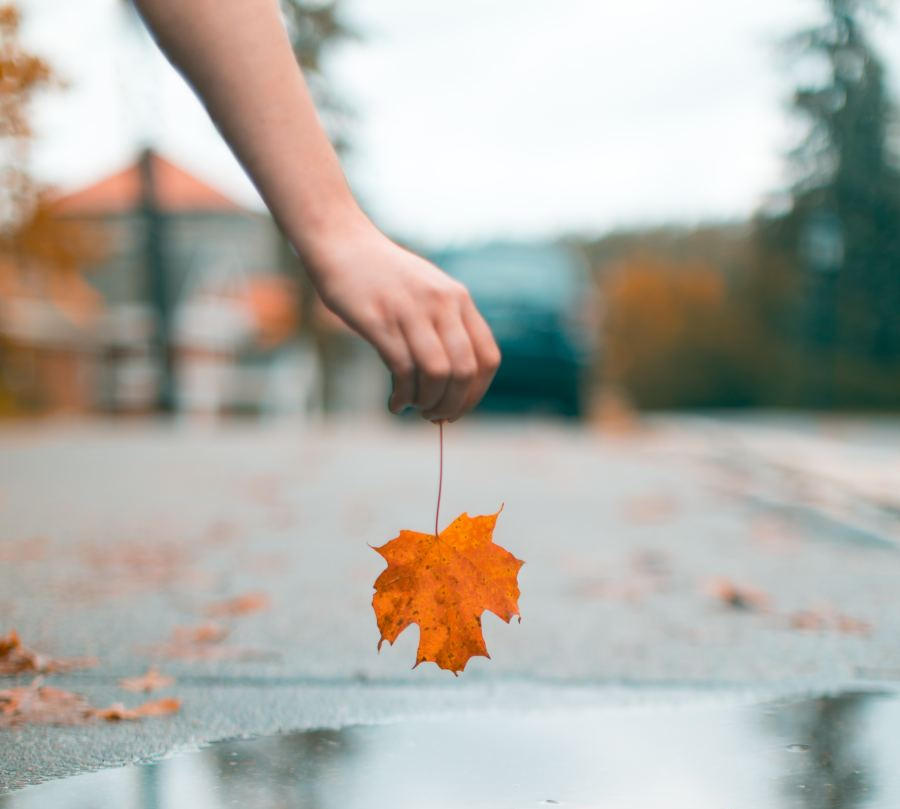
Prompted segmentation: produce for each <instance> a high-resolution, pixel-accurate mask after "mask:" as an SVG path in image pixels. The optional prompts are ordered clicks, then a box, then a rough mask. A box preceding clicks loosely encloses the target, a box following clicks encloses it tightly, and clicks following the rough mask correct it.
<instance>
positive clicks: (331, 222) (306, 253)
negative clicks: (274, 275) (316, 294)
mask: <svg viewBox="0 0 900 809" xmlns="http://www.w3.org/2000/svg"><path fill="white" fill-rule="evenodd" d="M286 231H287V235H288V238H289V239H290V241H291V243H292V244H293V245H294V248H295V249H296V250H297V253H298V254H299V256H300V259H301V260H302V262H303V265H304V267H305V268H306V271H307V272H308V273H309V275H310V277H311V278H312V281H313V283H315V284H316V286H320V285H323V284H325V283H326V282H327V280H328V277H329V275H330V274H331V273H332V272H333V269H334V268H335V267H336V266H337V265H339V264H340V263H341V262H340V260H339V256H340V255H341V254H346V253H347V252H349V251H350V250H352V248H353V246H354V245H356V244H359V243H360V242H361V241H363V240H366V239H371V238H373V236H375V235H380V234H379V231H378V229H377V228H376V227H375V225H374V224H372V222H371V220H370V219H369V218H368V217H367V216H366V215H365V214H364V213H363V212H362V210H361V209H360V208H359V206H358V205H357V204H356V201H355V200H353V199H352V198H351V199H350V200H349V201H347V202H343V203H341V204H339V205H330V206H320V207H318V208H317V209H316V210H314V211H312V212H311V213H310V214H309V215H308V216H306V217H305V218H304V219H303V220H302V221H299V222H296V223H293V227H290V226H288V227H286Z"/></svg>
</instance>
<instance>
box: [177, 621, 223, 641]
mask: <svg viewBox="0 0 900 809" xmlns="http://www.w3.org/2000/svg"><path fill="white" fill-rule="evenodd" d="M227 637H228V627H227V626H222V624H216V623H213V622H212V621H209V622H207V623H205V624H199V625H198V626H176V627H175V629H174V630H172V642H173V643H190V644H194V643H197V644H204V643H220V642H221V641H223V640H225V638H227Z"/></svg>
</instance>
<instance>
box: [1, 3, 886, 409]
mask: <svg viewBox="0 0 900 809" xmlns="http://www.w3.org/2000/svg"><path fill="white" fill-rule="evenodd" d="M282 5H283V8H284V14H285V20H286V24H287V27H288V30H289V32H290V35H291V38H292V41H293V44H294V48H295V51H296V54H297V58H298V60H299V62H300V63H301V65H302V66H303V67H304V69H305V71H306V74H307V77H308V79H309V81H310V83H311V85H312V87H313V90H314V92H315V94H316V97H317V99H318V102H319V106H320V109H321V111H322V115H323V118H324V120H325V122H326V124H327V126H328V128H329V130H330V132H331V134H332V136H333V138H334V140H335V143H336V144H337V145H338V147H339V150H340V151H341V153H342V157H343V159H344V163H345V166H346V170H347V173H348V175H349V179H350V181H351V184H352V186H353V187H354V189H355V190H356V192H357V194H358V195H359V196H360V198H361V200H362V202H363V205H364V207H365V208H366V209H367V210H368V212H369V213H370V214H371V216H372V217H373V218H374V219H375V221H376V222H377V223H378V224H379V225H380V226H381V227H382V228H384V229H385V230H386V232H388V233H389V234H390V235H392V236H393V237H394V238H396V239H398V240H399V241H401V242H403V243H405V244H407V245H409V246H410V247H412V248H413V249H415V250H417V251H419V252H421V253H423V254H424V255H426V256H428V257H430V258H432V259H433V260H434V261H435V262H437V263H438V264H439V266H441V267H443V268H444V269H445V270H446V271H447V272H449V273H451V274H452V275H454V276H456V277H458V278H459V279H460V280H462V281H464V282H465V283H466V284H467V285H468V286H469V288H470V289H471V291H472V293H473V295H474V297H475V299H476V301H477V303H478V304H479V306H480V308H481V309H482V310H483V312H484V314H485V316H486V317H487V319H488V320H489V322H490V323H491V325H492V326H493V328H494V330H495V332H496V335H497V338H498V341H499V343H500V345H501V348H502V350H503V353H504V363H503V367H502V368H501V371H500V373H499V374H498V377H497V380H496V382H495V385H494V387H493V388H492V390H491V392H490V393H489V395H488V397H487V399H486V400H485V402H484V405H483V407H484V409H486V410H493V411H503V412H542V413H553V414H558V415H559V416H562V417H566V418H581V419H585V420H591V421H597V422H600V423H602V422H604V421H609V422H612V423H615V422H617V421H619V420H623V419H626V420H627V419H628V418H629V414H631V413H632V412H634V411H635V410H641V409H666V410H672V409H681V408H689V409H710V408H804V409H810V408H813V409H823V410H843V411H859V410H878V411H895V410H897V409H898V407H900V157H898V156H900V119H898V117H897V110H896V101H897V99H898V88H900V47H898V45H900V25H898V22H897V19H896V18H895V17H894V16H892V14H891V8H890V6H889V5H887V4H881V3H878V2H876V0H791V2H784V0H760V2H757V3H753V4H738V6H734V5H733V4H722V3H717V2H714V0H689V2H687V3H680V4H677V7H676V6H673V5H672V4H670V3H666V2H664V0H636V1H635V2H632V3H629V4H618V5H609V4H598V3H595V2H592V0H572V2H568V3H565V4H559V3H548V2H544V1H542V0H492V2H490V3H484V2H483V0H482V1H481V2H476V0H459V2H456V3H454V4H452V5H450V6H442V7H435V6H434V5H433V4H421V3H416V2H413V0H368V2H363V1H362V0H330V2H328V1H326V2H315V1H314V0H285V1H284V2H283V3H282ZM726 6H727V7H726ZM0 38H2V39H0V104H2V107H3V114H2V119H0V143H2V149H0V161H2V162H0V178H2V183H0V186H2V187H0V414H2V415H3V416H4V417H9V418H13V417H31V416H35V415H47V414H60V413H67V414H71V413H74V414H108V415H117V416H131V415H147V414H153V413H161V412H162V413H178V414H179V415H181V416H183V417H193V418H198V419H203V420H215V419H219V418H222V417H229V416H238V415H239V416H245V417H246V416H249V417H253V418H277V417H281V416H291V417H294V418H296V417H298V416H299V417H304V418H320V417H322V416H323V415H329V414H353V415H368V416H372V415H375V414H379V413H383V412H384V403H385V401H386V398H387V394H388V388H389V380H388V378H387V375H386V373H385V372H384V371H383V370H382V368H381V367H380V364H379V363H378V361H377V358H376V356H375V355H374V353H373V352H372V351H370V350H369V348H368V347H367V346H366V345H364V344H363V343H362V342H361V341H360V340H359V339H358V338H356V337H355V336H354V335H353V334H352V333H351V332H350V331H349V330H348V329H347V328H346V327H344V325H343V324H342V323H341V322H340V321H338V320H337V319H336V318H335V317H333V316H331V315H330V314H329V313H328V312H327V311H326V310H325V309H324V308H323V307H322V306H321V304H320V303H319V301H317V300H316V297H315V295H314V293H313V291H312V289H311V288H310V286H309V284H308V283H307V281H306V279H305V277H304V273H303V270H302V267H301V266H300V265H299V262H298V260H297V258H296V257H295V255H294V254H293V252H292V250H291V249H290V247H289V246H288V245H287V244H286V243H285V241H284V240H283V239H282V238H281V236H280V235H279V233H278V232H277V230H276V228H275V227H274V225H273V223H272V221H271V219H270V217H269V216H268V214H267V213H266V211H265V209H264V208H263V206H262V204H261V202H260V200H259V198H258V197H257V196H256V194H255V192H254V191H253V189H252V187H251V185H250V184H249V182H248V181H247V179H246V178H245V176H244V175H243V173H242V171H241V169H240V167H239V166H238V165H237V164H236V162H235V161H234V159H233V158H232V157H231V155H230V154H229V152H228V150H227V148H226V147H225V146H224V144H223V143H222V142H221V140H220V138H219V136H218V135H217V133H216V131H215V129H214V127H213V126H212V124H211V123H210V122H209V121H208V119H207V118H206V115H205V113H204V111H203V109H202V108H201V106H200V105H199V103H198V102H197V101H196V100H195V99H194V97H193V96H192V94H191V92H190V90H189V89H188V88H187V87H186V86H185V85H184V83H183V82H182V80H181V79H180V78H179V77H178V75H177V74H176V73H175V71H174V70H173V69H172V68H171V67H169V66H168V64H167V63H166V62H165V60H164V59H163V58H162V57H161V56H160V55H159V53H158V52H157V50H156V49H155V46H154V45H153V43H152V42H151V40H150V38H149V37H148V36H147V34H146V33H145V31H144V30H143V27H142V25H141V23H140V21H139V19H138V18H137V16H136V14H135V13H134V11H133V10H132V8H131V7H130V4H128V3H126V2H123V1H122V0H82V2H80V3H77V4H71V3H66V4H60V3H59V2H55V0H23V1H22V2H18V3H11V2H0Z"/></svg>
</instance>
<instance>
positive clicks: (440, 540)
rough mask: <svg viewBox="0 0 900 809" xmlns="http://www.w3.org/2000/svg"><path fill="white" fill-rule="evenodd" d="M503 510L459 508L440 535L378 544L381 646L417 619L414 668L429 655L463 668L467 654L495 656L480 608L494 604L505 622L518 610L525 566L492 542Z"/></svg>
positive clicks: (404, 535)
mask: <svg viewBox="0 0 900 809" xmlns="http://www.w3.org/2000/svg"><path fill="white" fill-rule="evenodd" d="M499 513H500V512H499V511H498V512H497V514H488V515H483V516H478V517H470V516H469V515H468V514H461V515H460V516H459V517H457V518H456V519H455V520H454V521H453V522H452V523H451V524H450V525H449V526H448V527H447V528H445V529H444V530H443V531H441V533H440V535H439V536H435V535H434V534H421V533H419V532H417V531H401V532H400V535H399V536H398V537H396V538H395V539H392V540H391V541H390V542H388V543H386V544H385V545H382V546H381V547H380V548H373V550H375V551H377V552H378V553H379V554H381V556H383V557H384V559H385V561H386V562H387V563H388V566H387V568H385V570H383V571H382V573H381V575H380V576H379V577H378V578H377V579H376V581H375V595H374V597H373V598H372V606H373V607H374V609H375V617H376V618H377V620H378V629H379V631H380V632H381V639H380V640H379V641H378V648H379V650H380V649H381V644H382V643H384V641H387V642H388V643H390V644H393V643H394V641H395V640H396V639H397V637H398V636H399V635H400V633H401V632H402V631H403V630H404V629H406V628H407V627H408V626H409V625H410V624H418V626H419V649H418V652H417V653H416V663H415V666H413V668H415V667H416V666H418V665H419V663H422V662H425V661H428V662H432V663H436V664H437V665H438V666H440V668H442V669H446V670H448V671H452V672H453V673H454V674H457V673H458V672H460V671H462V670H463V669H465V667H466V663H467V662H468V661H469V658H471V657H475V656H480V657H488V658H489V657H490V655H489V654H488V651H487V646H486V645H485V642H484V636H483V635H482V633H481V614H482V613H483V612H484V611H485V610H490V611H491V612H493V613H494V614H495V615H497V616H498V617H499V618H502V619H503V620H504V621H506V622H507V623H509V622H510V620H511V619H512V618H513V616H515V615H518V614H519V606H518V599H519V585H518V581H517V576H518V573H519V568H521V567H522V565H523V564H524V562H522V561H521V560H520V559H516V557H515V556H513V555H512V554H511V553H510V552H509V551H507V550H506V549H505V548H502V547H500V546H499V545H497V544H495V543H494V541H493V532H494V525H495V523H496V522H497V516H498V514H499ZM520 620H521V619H520Z"/></svg>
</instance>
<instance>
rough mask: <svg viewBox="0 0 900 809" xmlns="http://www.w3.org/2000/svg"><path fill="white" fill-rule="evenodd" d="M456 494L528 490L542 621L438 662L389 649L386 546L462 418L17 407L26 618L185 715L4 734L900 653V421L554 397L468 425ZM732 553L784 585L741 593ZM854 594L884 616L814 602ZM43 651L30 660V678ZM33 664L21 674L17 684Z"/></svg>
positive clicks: (27, 754)
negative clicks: (327, 421)
mask: <svg viewBox="0 0 900 809" xmlns="http://www.w3.org/2000/svg"><path fill="white" fill-rule="evenodd" d="M446 448H447V455H446V466H445V469H446V472H445V499H444V503H443V506H442V517H443V519H442V522H443V523H444V524H446V522H447V521H449V520H450V519H451V518H452V517H453V516H455V515H456V514H458V513H459V512H461V511H469V512H470V513H487V512H491V511H495V510H496V509H497V508H498V507H499V506H500V504H501V503H504V504H505V507H504V511H503V513H502V515H501V516H500V519H499V522H498V528H497V532H496V535H495V538H496V540H497V541H498V542H500V543H501V544H503V545H504V546H506V547H507V548H509V549H510V550H511V551H512V552H513V553H515V554H516V555H517V556H519V557H520V558H522V559H524V560H525V561H526V565H525V567H524V568H523V570H522V573H521V575H520V583H521V587H522V598H521V601H520V606H521V610H522V616H523V620H522V623H521V624H517V623H515V622H514V623H513V624H512V625H509V626H507V625H505V624H503V623H502V622H501V621H499V620H497V619H494V618H493V617H486V619H485V634H486V637H487V642H488V647H489V649H490V651H491V654H492V658H493V659H492V660H483V659H476V660H473V661H472V662H471V663H470V665H469V667H468V669H467V671H466V672H465V673H464V674H463V675H462V676H461V677H460V678H458V679H454V678H453V677H452V675H450V674H448V673H446V672H440V671H438V670H436V669H435V668H434V667H433V666H421V667H420V668H419V669H417V670H415V671H411V670H410V666H411V664H412V662H413V660H414V651H415V644H416V640H417V632H416V630H415V629H414V628H413V629H410V630H407V632H406V633H404V635H403V636H401V638H400V639H399V640H398V642H397V644H396V645H395V646H394V647H385V648H384V649H383V650H382V652H381V654H380V655H379V654H376V651H375V645H376V642H377V630H376V628H375V621H374V617H373V614H372V610H371V604H370V601H371V592H372V590H371V586H372V582H373V581H374V579H375V577H376V576H377V575H378V573H379V571H380V570H381V568H382V567H383V563H382V560H381V558H380V557H379V556H378V555H377V554H375V553H374V552H373V551H372V550H371V549H370V548H369V547H368V545H369V544H372V545H377V544H381V543H383V542H384V541H386V540H388V539H390V538H392V537H393V536H395V535H396V532H397V530H399V529H400V528H411V529H417V530H423V531H427V530H430V526H431V525H432V524H433V519H434V515H433V509H434V496H435V482H436V481H435V473H436V462H437V435H436V429H434V428H432V427H430V426H428V425H423V424H420V423H417V422H415V421H411V422H409V423H402V424H381V423H378V424H374V423H373V424H371V425H354V424H347V425H332V426H318V427H313V426H309V425H307V426H301V425H290V424H282V425H279V426H261V427H258V426H253V425H243V426H231V427H227V428H221V429H213V428H210V429H209V430H205V431H198V430H197V429H196V428H190V429H189V428H187V427H184V426H178V425H175V426H168V427H166V426H152V425H151V426H147V425H137V424H131V425H129V424H125V425H122V426H116V427H110V426H103V425H80V426H77V425H57V426H54V427H49V426H47V425H43V426H40V427H31V428H28V429H22V428H18V429H16V430H12V429H6V430H4V431H3V432H2V433H0V631H5V630H6V629H9V628H15V629H17V630H18V631H19V633H20V634H21V636H22V638H23V639H24V640H25V642H26V643H27V644H28V645H29V646H31V647H34V648H37V649H39V650H41V651H44V652H47V653H50V654H53V655H57V656H69V655H71V656H76V655H77V656H82V655H94V656H96V657H98V658H99V660H100V665H99V666H98V667H97V668H95V669H92V670H90V671H86V672H81V673H73V674H69V675H55V676H52V677H50V678H48V680H49V681H51V682H52V684H55V685H59V686H60V687H65V688H71V689H73V690H77V691H81V692H83V693H85V694H87V695H89V696H90V697H91V699H92V700H93V701H94V702H95V703H97V704H108V703H110V702H114V701H119V700H123V699H124V701H125V702H127V703H129V704H133V703H136V702H137V701H139V698H137V697H135V696H134V695H129V694H126V693H124V692H122V691H121V690H120V689H119V688H118V687H117V685H116V680H117V679H118V678H119V677H121V676H125V675H133V674H138V673H140V672H141V671H143V670H144V669H145V668H146V666H147V665H148V664H149V663H151V662H158V663H159V665H160V666H161V667H162V668H163V669H164V670H165V671H166V672H168V673H170V674H172V675H174V676H175V677H177V678H178V683H177V684H176V685H175V686H174V687H173V688H171V689H169V690H168V691H167V692H164V693H173V694H177V695H179V696H181V697H182V698H183V700H184V708H183V711H182V713H181V714H180V715H179V716H177V717H174V718H171V719H154V720H147V721H145V722H141V723H138V724H121V725H115V726H110V725H98V726H96V727H90V728H76V729H72V728H25V729H21V730H15V731H9V732H5V733H2V734H0V791H3V790H8V789H11V788H17V787H20V786H24V785H26V784H28V783H34V782H37V781H40V780H43V779H46V778H48V777H58V776H62V775H66V774H70V773H73V772H77V771H80V770H82V769H89V768H96V767H102V766H109V765H112V764H118V763H123V762H126V761H132V760H143V759H147V758H150V757H153V756H157V755H161V754H164V753H166V752H169V751H171V750H174V749H179V748H180V747H183V746H185V745H196V744H202V743H204V742H208V741H211V740H215V739H219V738H226V737H231V736H236V735H244V734H252V733H261V732H273V731H276V730H288V729H293V728H304V727H313V726H317V725H328V726H340V725H342V724H347V723H353V722H364V721H388V720H391V719H395V718H398V717H402V716H407V715H419V714H422V713H429V712H436V711H437V712H439V711H444V710H461V709H464V708H467V709H473V710H482V709H485V708H486V707H488V706H491V705H497V704H507V705H515V704H518V705H523V706H526V705H529V704H532V703H540V702H541V701H542V700H550V701H553V700H558V701H572V700H574V701H576V702H577V701H579V700H585V701H592V700H596V699H601V698H603V695H604V694H608V693H610V692H609V689H610V688H614V687H615V688H619V689H621V688H631V687H638V686H640V687H642V688H644V689H650V688H653V689H656V690H660V689H663V690H667V689H676V690H677V689H682V688H688V687H701V688H703V689H706V690H708V689H717V690H721V689H726V690H729V691H733V692H734V693H772V692H779V691H782V690H786V689H787V690H804V689H822V688H826V689H840V688H848V687H849V688H868V687H873V686H878V687H890V686H892V685H895V684H896V683H897V682H898V681H900V641H898V638H900V611H898V610H897V609H896V591H897V581H898V575H900V553H898V550H897V549H898V541H900V522H898V514H900V508H898V504H897V503H896V502H895V501H894V499H893V498H894V496H895V495H896V493H897V492H898V491H900V489H898V488H895V487H893V486H892V485H886V484H885V483H884V479H885V477H886V476H887V479H888V481H889V482H890V480H892V479H893V478H891V476H892V475H896V474H898V472H897V464H896V461H895V459H896V458H897V451H898V449H900V425H898V424H897V423H895V422H890V421H884V422H879V423H862V422H860V423H854V422H840V423H835V422H829V423H825V424H822V423H813V422H811V421H810V420H802V421H796V420H791V419H760V420H756V421H746V420H743V421H741V420H725V419H705V418H693V419H674V418H667V419H656V420H652V421H650V422H648V423H647V424H645V425H643V426H642V427H640V428H639V429H637V430H636V431H635V432H631V433H626V434H621V433H613V434H607V433H605V432H603V431H601V430H587V429H585V430H581V429H576V428H566V427H564V426H560V425H552V424H539V423H528V422H505V421H498V422H480V423H479V422H476V421H473V422H472V423H470V424H465V423H463V424H459V425H453V426H451V427H449V428H447V430H446ZM719 576H725V577H729V578H731V579H733V580H734V581H736V582H738V583H741V584H746V585H750V586H753V587H756V588H758V589H760V590H763V591H765V592H766V593H767V594H768V596H769V598H770V606H769V608H767V609H765V610H761V611H740V610H735V609H731V608H728V607H727V606H724V605H722V604H721V603H719V602H718V601H717V600H716V599H715V598H714V597H712V596H711V595H709V593H708V582H709V580H710V579H712V578H715V577H719ZM248 591H264V592H265V593H267V594H268V595H269V596H270V597H271V600H272V605H271V608H270V609H269V610H267V611H264V612H259V613H256V614H251V615H245V616H242V617H237V618H233V619H227V620H225V621H224V623H226V624H228V626H229V627H230V629H231V635H230V637H229V638H228V639H227V640H226V641H225V642H224V644H225V647H226V649H227V650H228V651H230V652H231V653H233V654H235V655H238V656H237V657H228V658H227V659H221V660H204V661H190V660H177V659H176V660H173V659H169V658H168V657H166V656H165V654H163V653H162V652H163V651H164V650H161V649H160V644H163V643H165V641H166V640H167V639H168V637H169V636H170V634H171V632H172V630H173V628H174V627H176V626H184V625H193V624H198V623H202V622H203V621H205V620H207V617H206V613H205V611H206V609H207V608H208V606H209V604H211V603H212V602H215V601H217V600H219V599H222V598H226V597H230V596H233V595H236V594H240V593H244V592H248ZM820 607H822V608H827V609H829V610H832V611H837V612H840V613H842V614H846V615H848V616H851V617H852V618H854V619H857V620H858V621H864V622H868V623H869V624H871V627H872V630H871V633H869V634H857V633H845V632H840V631H836V630H829V631H822V632H809V631H800V630H798V629H796V628H793V627H792V626H791V623H790V616H791V614H792V613H794V612H795V611H797V610H802V609H810V608H820ZM27 681H28V680H27V678H23V679H22V680H21V681H20V682H27ZM15 682H17V681H16V680H15V679H13V678H8V679H0V687H8V686H9V685H11V684H13V683H15Z"/></svg>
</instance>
